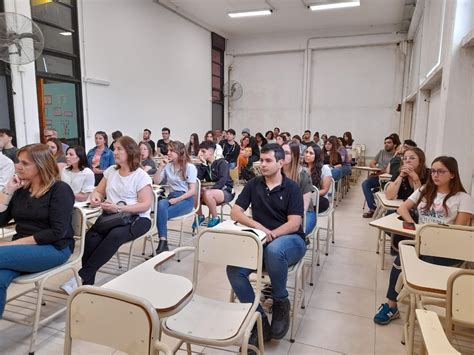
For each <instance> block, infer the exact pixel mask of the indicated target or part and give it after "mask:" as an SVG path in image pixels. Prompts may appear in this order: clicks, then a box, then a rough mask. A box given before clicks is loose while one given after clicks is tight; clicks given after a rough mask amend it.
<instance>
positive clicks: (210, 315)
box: [164, 295, 252, 341]
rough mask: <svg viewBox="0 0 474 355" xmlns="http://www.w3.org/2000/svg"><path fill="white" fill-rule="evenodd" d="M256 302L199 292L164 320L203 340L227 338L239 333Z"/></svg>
mask: <svg viewBox="0 0 474 355" xmlns="http://www.w3.org/2000/svg"><path fill="white" fill-rule="evenodd" d="M251 307H252V303H228V302H221V301H217V300H212V299H209V298H205V297H202V296H199V295H194V297H193V299H192V300H191V301H190V302H189V303H188V304H187V305H186V306H185V307H184V308H183V309H182V310H181V311H180V312H179V313H177V314H175V315H173V316H171V317H169V318H167V319H166V320H165V321H164V322H165V325H166V328H167V329H168V330H169V331H170V332H171V335H173V334H172V333H173V332H176V333H181V334H185V335H186V336H192V337H193V338H201V339H203V340H208V339H213V340H218V341H219V340H227V339H230V338H232V337H234V336H236V335H237V333H238V332H239V330H240V327H241V326H242V324H243V322H244V320H245V318H246V317H247V316H248V314H249V311H250V308H251Z"/></svg>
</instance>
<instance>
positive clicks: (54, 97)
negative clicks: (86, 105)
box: [43, 83, 78, 139]
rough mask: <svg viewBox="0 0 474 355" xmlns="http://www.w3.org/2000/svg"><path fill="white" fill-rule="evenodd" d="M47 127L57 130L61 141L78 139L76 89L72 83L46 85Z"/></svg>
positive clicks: (44, 99)
mask: <svg viewBox="0 0 474 355" xmlns="http://www.w3.org/2000/svg"><path fill="white" fill-rule="evenodd" d="M43 101H44V110H45V117H46V127H47V128H52V129H55V130H56V131H57V132H58V138H60V139H63V138H65V139H74V138H77V137H78V130H77V109H76V89H75V85H74V84H70V83H45V84H44V96H43Z"/></svg>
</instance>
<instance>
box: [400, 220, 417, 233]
mask: <svg viewBox="0 0 474 355" xmlns="http://www.w3.org/2000/svg"><path fill="white" fill-rule="evenodd" d="M403 228H404V229H410V230H413V231H414V230H415V229H416V228H415V223H411V222H405V221H403Z"/></svg>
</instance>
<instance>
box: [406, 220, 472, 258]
mask: <svg viewBox="0 0 474 355" xmlns="http://www.w3.org/2000/svg"><path fill="white" fill-rule="evenodd" d="M415 241H416V248H417V249H416V251H417V254H418V255H429V256H438V257H443V258H451V259H458V260H464V261H470V262H472V261H474V228H473V227H469V226H458V225H440V224H432V223H429V224H424V225H422V226H420V227H419V228H418V229H417V231H416V239H415Z"/></svg>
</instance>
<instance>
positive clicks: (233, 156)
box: [222, 128, 240, 169]
mask: <svg viewBox="0 0 474 355" xmlns="http://www.w3.org/2000/svg"><path fill="white" fill-rule="evenodd" d="M239 154H240V146H239V144H238V143H237V142H236V141H235V130H233V129H232V128H229V129H228V130H227V139H226V140H225V141H223V142H222V155H223V156H224V159H225V160H226V161H227V163H229V169H234V168H235V167H236V166H237V160H238V158H239Z"/></svg>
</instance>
